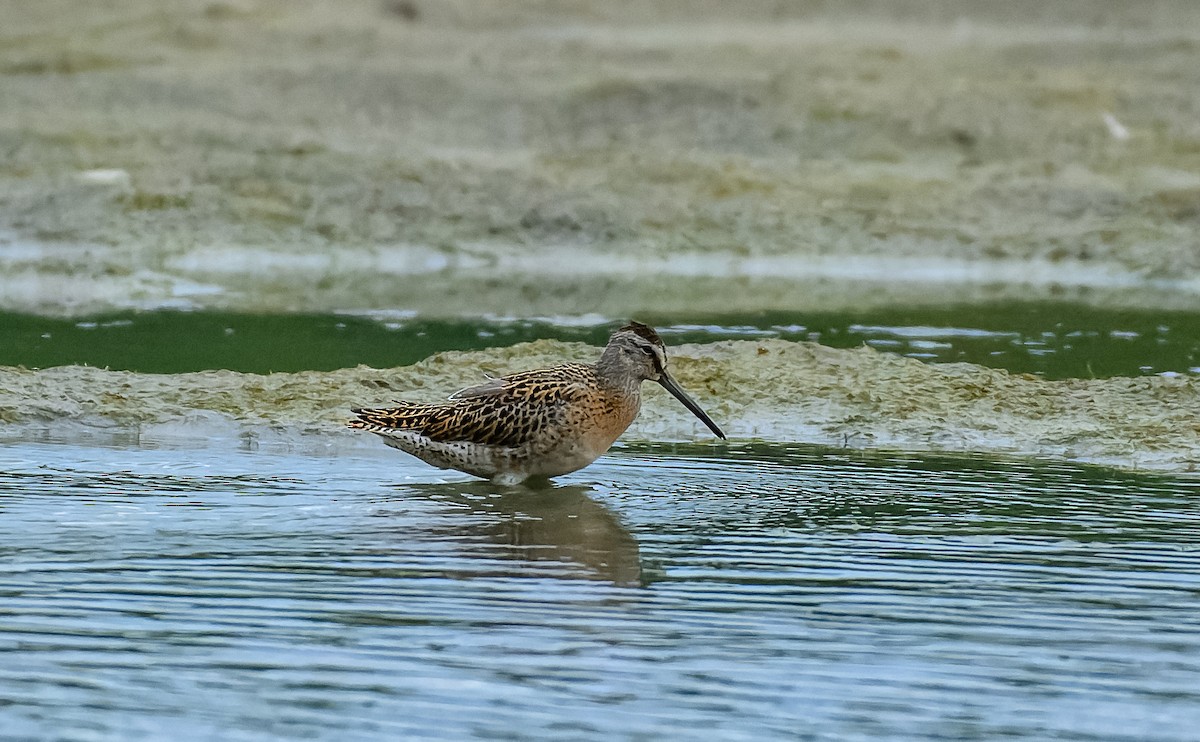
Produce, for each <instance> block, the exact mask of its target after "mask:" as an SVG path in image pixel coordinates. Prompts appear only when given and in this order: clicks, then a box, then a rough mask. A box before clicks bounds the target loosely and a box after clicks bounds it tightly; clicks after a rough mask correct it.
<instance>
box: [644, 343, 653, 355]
mask: <svg viewBox="0 0 1200 742" xmlns="http://www.w3.org/2000/svg"><path fill="white" fill-rule="evenodd" d="M642 352H643V353H645V354H646V355H648V356H650V357H651V358H653V357H654V348H651V347H650V346H648V345H643V346H642Z"/></svg>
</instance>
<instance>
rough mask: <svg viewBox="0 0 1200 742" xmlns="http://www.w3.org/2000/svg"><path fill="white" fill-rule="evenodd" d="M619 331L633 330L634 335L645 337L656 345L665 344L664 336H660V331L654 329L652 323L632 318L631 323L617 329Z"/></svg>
mask: <svg viewBox="0 0 1200 742" xmlns="http://www.w3.org/2000/svg"><path fill="white" fill-rule="evenodd" d="M617 332H632V333H633V334H634V335H637V336H638V337H640V338H645V339H646V340H649V341H650V342H652V343H654V344H655V345H662V344H663V341H662V338H660V337H659V336H658V333H657V332H655V331H654V328H653V327H651V326H650V325H643V324H642V323H641V322H637V321H635V320H630V321H629V324H627V325H625V326H624V327H622V328H621V329H620V330H617Z"/></svg>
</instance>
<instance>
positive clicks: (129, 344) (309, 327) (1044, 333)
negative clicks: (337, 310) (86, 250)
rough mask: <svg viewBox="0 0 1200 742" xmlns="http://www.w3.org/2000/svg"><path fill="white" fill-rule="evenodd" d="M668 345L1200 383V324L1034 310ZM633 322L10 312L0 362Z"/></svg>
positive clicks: (1071, 309)
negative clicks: (798, 343)
mask: <svg viewBox="0 0 1200 742" xmlns="http://www.w3.org/2000/svg"><path fill="white" fill-rule="evenodd" d="M639 319H642V320H645V321H648V322H651V323H653V324H655V325H656V326H657V327H658V328H659V330H660V331H661V332H662V334H663V335H664V337H665V339H666V341H667V343H668V345H670V344H678V343H685V342H708V341H712V340H718V339H727V338H740V339H749V338H755V337H781V338H785V339H793V340H815V341H817V342H820V343H823V344H826V345H830V346H834V347H842V348H845V347H856V346H859V345H862V344H864V343H867V344H870V345H872V346H874V347H876V348H878V349H880V350H884V351H888V352H894V353H899V354H903V355H908V356H911V357H915V358H920V359H922V360H926V361H930V362H953V361H968V362H971V363H978V364H982V365H985V366H991V367H996V368H1004V369H1008V370H1011V371H1017V372H1028V373H1036V374H1041V375H1044V376H1046V377H1048V378H1066V377H1105V376H1137V375H1142V374H1157V373H1164V372H1165V373H1200V313H1182V312H1177V313H1164V312H1134V311H1105V310H1097V309H1092V308H1083V307H1079V306H1077V305H1068V304H1063V305H1057V304H1031V305H1011V304H1005V305H996V306H987V305H983V306H969V307H947V308H942V309H922V310H912V309H906V310H887V311H882V310H880V311H873V312H861V313H807V314H783V313H774V314H754V315H745V316H729V315H719V314H714V315H711V316H705V315H704V314H703V313H701V314H696V315H690V316H688V317H686V318H682V317H670V316H662V317H658V316H654V317H640V318H639ZM618 323H619V320H614V321H611V322H606V321H604V320H599V319H597V320H588V321H584V322H582V323H581V322H579V321H570V320H563V321H554V320H544V321H537V320H533V321H527V320H520V321H518V320H512V321H504V320H486V319H480V320H427V319H407V318H394V317H389V316H381V317H374V318H372V317H362V316H351V315H252V314H221V313H212V312H152V313H123V314H110V315H105V316H101V317H90V318H86V319H69V320H68V319H48V318H45V317H36V316H30V315H17V314H0V365H23V366H27V367H32V368H44V367H49V366H59V365H68V364H86V365H91V366H98V367H108V368H112V369H126V370H136V371H143V372H149V373H180V372H185V371H195V370H201V369H212V368H224V369H231V370H237V371H248V372H257V373H266V372H270V371H299V370H307V369H315V370H329V369H335V368H343V367H348V366H355V365H358V364H366V365H369V366H375V367H379V368H386V367H392V366H399V365H407V364H410V363H413V362H416V361H418V360H421V359H422V358H426V357H428V356H429V355H431V354H433V353H436V352H439V351H444V350H467V349H474V348H485V347H491V346H497V345H512V344H514V343H518V342H522V341H528V340H534V339H537V338H556V339H561V340H573V341H582V342H588V343H592V344H595V345H602V344H603V343H604V341H605V340H606V339H607V336H608V333H609V332H610V331H611V330H612V329H613V328H614V327H615V326H616V325H617V324H618Z"/></svg>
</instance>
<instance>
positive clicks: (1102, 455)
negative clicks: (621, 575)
mask: <svg viewBox="0 0 1200 742" xmlns="http://www.w3.org/2000/svg"><path fill="white" fill-rule="evenodd" d="M672 350H673V352H672V366H673V369H674V372H675V374H676V376H677V377H678V378H679V380H680V382H681V383H682V384H683V385H684V386H685V387H686V388H688V389H690V390H691V391H693V392H694V394H695V396H696V397H697V398H698V399H699V400H700V401H701V403H702V405H703V406H704V407H705V408H706V409H707V410H708V411H709V413H710V414H711V415H712V416H713V418H714V419H716V420H718V421H719V423H720V424H721V425H722V427H723V428H724V429H725V430H726V432H727V433H729V436H730V439H731V442H732V443H734V444H736V443H738V442H746V441H768V442H778V443H811V444H820V445H830V446H837V447H846V448H851V449H865V450H877V449H882V450H906V451H934V452H958V453H971V452H976V453H985V454H1006V455H1020V456H1039V457H1049V458H1054V459H1061V460H1069V461H1078V462H1088V463H1099V464H1106V465H1112V466H1117V467H1122V468H1132V469H1147V470H1161V471H1170V472H1176V473H1184V472H1192V471H1194V470H1195V468H1196V466H1197V464H1200V416H1197V412H1196V411H1197V410H1200V384H1197V381H1196V379H1194V378H1191V377H1174V378H1164V377H1143V378H1111V379H1093V380H1084V379H1069V380H1063V381H1047V380H1044V379H1041V378H1038V377H1035V376H1030V375H1024V374H1010V373H1007V372H1005V371H999V370H994V369H988V368H983V367H980V366H974V365H969V364H949V365H929V364H924V363H921V362H919V361H916V360H913V359H907V358H901V357H899V356H895V355H891V354H887V353H880V352H878V351H875V350H872V349H870V348H866V347H864V348H861V349H857V350H839V349H833V348H827V347H824V346H821V345H816V344H812V343H794V342H787V341H782V340H763V341H758V342H754V341H723V342H718V343H711V344H705V345H684V346H680V347H678V348H674V349H672ZM597 352H598V349H596V348H593V347H590V346H587V345H582V344H575V343H561V342H557V341H537V342H534V343H525V344H520V345H516V346H512V347H509V348H497V349H493V350H486V351H473V352H450V353H442V354H438V355H435V356H433V357H431V358H429V359H427V360H425V361H423V362H421V363H418V364H415V365H413V366H406V367H401V368H395V369H373V368H368V367H363V366H360V367H358V368H353V369H343V370H340V371H333V372H303V373H294V374H270V375H254V374H240V373H234V372H229V371H204V372H198V373H189V374H178V375H152V374H137V373H132V372H123V371H105V370H101V369H95V368H90V367H79V366H65V367H58V368H50V369H45V370H40V371H30V370H26V369H17V368H0V421H3V422H4V425H3V426H0V436H2V437H3V438H7V439H10V440H18V439H19V440H40V439H46V440H52V439H71V438H76V439H78V438H87V437H88V436H92V437H97V436H98V437H102V438H104V437H107V438H109V439H111V440H112V441H115V442H118V443H120V442H125V443H134V444H136V443H137V442H138V440H139V438H141V437H144V438H145V439H147V440H151V439H152V440H154V441H157V442H159V443H166V444H170V445H184V446H194V447H204V446H218V447H222V448H237V447H246V446H250V447H257V446H259V445H264V446H267V445H271V446H282V447H286V448H291V449H297V450H309V451H332V452H336V451H337V450H340V449H342V448H345V447H348V446H352V447H356V448H357V447H362V446H368V445H375V441H374V440H373V439H372V438H371V437H370V436H365V435H362V434H357V433H354V432H352V431H348V430H344V429H343V428H342V424H343V423H344V420H345V419H346V417H347V410H348V408H349V407H350V406H353V405H377V404H387V403H388V402H389V401H390V400H392V399H397V398H406V399H414V400H437V399H441V398H443V397H444V396H445V395H446V394H448V393H449V392H451V391H453V390H455V389H458V388H461V387H462V386H464V385H467V384H470V383H473V382H475V381H477V380H478V379H479V378H481V374H483V373H485V372H486V373H491V374H504V373H511V372H514V371H517V370H522V369H525V368H530V367H535V366H540V365H549V364H552V363H556V362H562V361H563V360H580V361H588V360H591V359H594V357H595V355H596V353H597ZM710 438H711V436H709V435H707V434H706V432H705V431H704V430H703V429H702V428H701V427H700V424H699V423H698V422H696V421H695V419H694V418H692V417H691V416H690V414H689V413H688V412H687V411H686V410H684V409H683V408H682V407H681V406H680V405H678V404H677V403H676V402H675V401H674V400H672V399H671V398H670V397H669V396H668V395H667V394H666V393H665V392H662V391H661V390H659V389H658V388H657V387H654V386H653V385H647V387H646V399H645V404H644V407H643V411H642V414H641V416H640V417H639V419H638V420H637V421H636V422H635V423H634V425H633V427H632V428H631V429H630V430H629V431H628V432H627V433H626V435H625V436H624V437H623V440H625V441H709V439H710ZM714 445H719V444H717V443H714Z"/></svg>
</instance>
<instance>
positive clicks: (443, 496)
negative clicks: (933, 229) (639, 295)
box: [0, 444, 1200, 741]
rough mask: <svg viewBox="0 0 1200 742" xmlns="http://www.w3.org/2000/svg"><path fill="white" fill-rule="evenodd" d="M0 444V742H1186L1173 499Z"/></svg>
mask: <svg viewBox="0 0 1200 742" xmlns="http://www.w3.org/2000/svg"><path fill="white" fill-rule="evenodd" d="M390 453H391V452H381V453H380V455H379V456H377V457H376V456H370V455H367V454H355V455H353V456H346V457H341V458H334V457H329V458H317V457H302V456H291V455H276V454H269V453H263V452H254V453H250V452H247V453H228V452H221V451H200V452H193V451H182V450H164V449H159V450H155V449H146V448H141V449H137V448H129V449H122V448H96V447H91V448H81V447H75V446H69V445H33V444H21V445H14V446H8V447H3V448H0V656H3V658H4V661H3V663H0V728H2V729H3V730H4V733H3V738H4V739H5V740H43V739H51V738H56V739H80V740H83V739H87V740H134V739H156V740H157V739H172V740H177V739H221V740H250V739H254V740H258V739H271V738H275V739H317V740H324V739H329V740H339V741H340V740H347V739H387V738H391V739H399V738H404V737H434V738H448V739H461V738H467V737H476V738H503V739H514V738H523V739H524V738H540V739H597V740H608V739H631V738H632V739H636V738H666V737H670V738H676V739H682V738H693V739H700V738H703V739H747V740H749V739H754V740H759V739H771V738H778V739H861V740H878V739H884V738H887V739H995V738H997V737H1005V738H1024V739H1050V738H1058V739H1073V740H1131V741H1132V740H1185V739H1195V738H1196V730H1197V729H1198V728H1200V496H1198V495H1197V487H1196V486H1195V481H1194V480H1193V481H1187V480H1178V479H1170V478H1163V477H1157V476H1136V475H1129V474H1120V473H1113V472H1111V471H1108V470H1103V469H1087V468H1079V467H1074V466H1062V465H1045V466H1041V465H1030V464H1028V463H1025V464H1017V463H1011V462H1003V461H996V460H991V459H984V460H971V459H961V458H956V459H947V458H942V459H938V458H928V457H923V458H919V457H908V456H905V457H899V456H897V457H879V456H874V457H871V456H868V457H864V456H862V455H859V454H853V455H851V454H844V453H842V452H835V451H825V450H819V449H811V448H806V449H793V448H785V447H777V446H775V447H766V446H764V447H749V448H732V449H728V450H726V449H718V448H700V447H658V448H652V449H651V448H625V449H622V450H620V451H617V452H616V453H615V455H612V456H609V457H607V458H605V459H603V460H602V461H601V462H599V463H597V464H596V465H594V466H593V467H591V468H589V469H586V470H584V471H582V472H579V473H577V474H576V475H573V476H571V477H567V478H564V479H563V480H562V481H561V482H559V483H558V485H557V486H556V487H554V488H552V489H548V490H545V491H538V492H528V491H504V490H496V489H494V488H492V487H491V486H490V485H487V484H480V483H475V482H471V481H465V480H461V479H459V478H458V477H450V476H442V474H441V473H439V472H437V471H435V470H432V469H428V468H426V467H424V466H423V465H420V464H418V463H416V462H413V461H411V460H409V459H407V458H406V457H402V456H400V455H388V454H390Z"/></svg>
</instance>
